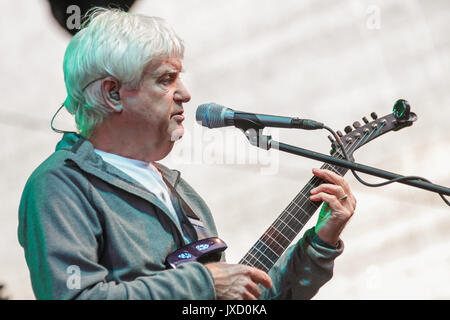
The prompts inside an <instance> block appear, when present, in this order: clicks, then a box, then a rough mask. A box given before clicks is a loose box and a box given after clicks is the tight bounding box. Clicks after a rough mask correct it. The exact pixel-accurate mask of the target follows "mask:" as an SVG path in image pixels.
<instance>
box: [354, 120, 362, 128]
mask: <svg viewBox="0 0 450 320" xmlns="http://www.w3.org/2000/svg"><path fill="white" fill-rule="evenodd" d="M359 127H361V123H359V121H355V122H353V128H355V129H358V128H359Z"/></svg>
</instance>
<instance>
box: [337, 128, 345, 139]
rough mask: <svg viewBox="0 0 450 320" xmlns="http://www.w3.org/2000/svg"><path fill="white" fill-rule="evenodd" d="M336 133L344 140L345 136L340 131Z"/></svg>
mask: <svg viewBox="0 0 450 320" xmlns="http://www.w3.org/2000/svg"><path fill="white" fill-rule="evenodd" d="M336 133H337V135H338V136H339V137H340V138H342V137H343V136H344V135H343V134H342V132H341V131H340V130H338V131H337V132H336Z"/></svg>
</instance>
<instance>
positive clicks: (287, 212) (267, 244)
mask: <svg viewBox="0 0 450 320" xmlns="http://www.w3.org/2000/svg"><path fill="white" fill-rule="evenodd" d="M380 129H381V127H380ZM380 129H378V130H377V131H379V130H380ZM374 132H375V130H373V131H372V132H371V133H370V134H369V135H367V133H365V136H366V137H363V138H361V139H355V142H354V143H353V144H352V145H349V148H348V150H346V151H350V150H351V149H352V148H353V151H354V150H355V149H356V147H357V145H359V144H360V143H362V142H363V139H364V138H367V139H368V138H369V137H370V136H371V135H372V134H373V133H374ZM353 151H352V152H353ZM337 156H338V158H339V156H341V155H340V153H339V152H338V153H337ZM322 168H325V169H329V170H333V171H334V172H336V171H337V173H339V174H343V173H340V172H339V171H338V170H337V169H336V170H334V169H335V168H334V167H333V166H330V165H328V164H324V165H323V166H322ZM346 171H347V169H345V170H344V172H346ZM321 180H322V179H320V178H317V177H316V176H314V177H313V178H312V179H311V180H310V181H309V182H308V183H307V184H306V186H305V187H304V188H303V189H304V190H302V191H301V192H300V193H299V194H298V195H297V196H296V197H295V198H294V200H293V201H291V203H290V204H289V205H288V207H287V208H286V209H285V210H283V212H282V214H281V215H280V217H279V218H278V219H276V220H275V222H274V223H273V224H272V225H271V226H270V227H269V229H268V230H267V231H266V232H265V233H264V234H263V236H262V237H261V238H260V239H258V241H257V242H256V243H255V245H253V246H252V249H253V248H254V249H255V250H257V251H259V252H262V250H265V252H266V253H265V254H264V256H265V257H266V259H267V260H269V262H270V263H271V264H272V265H273V264H274V263H275V261H276V260H277V259H278V258H279V257H280V256H281V255H282V254H283V252H284V251H285V250H286V248H287V247H288V246H289V244H290V243H291V242H292V240H293V239H294V238H295V236H296V235H297V234H298V232H294V230H293V229H292V228H291V227H290V226H289V225H292V224H293V220H295V221H296V223H295V225H296V226H295V228H298V227H300V228H299V230H300V229H301V227H303V226H304V225H305V224H306V222H307V221H309V219H310V218H311V217H312V215H313V214H314V212H315V211H316V210H317V208H318V207H319V206H320V204H321V203H318V204H317V203H315V202H312V201H307V202H306V203H305V204H306V205H308V208H307V209H308V210H311V209H313V208H314V210H313V211H312V214H309V213H308V212H307V211H305V210H304V208H303V207H304V205H303V206H301V205H300V206H299V205H298V203H297V202H299V197H302V198H304V199H305V200H309V198H306V197H305V196H304V194H303V193H304V191H305V189H308V188H311V189H312V188H313V187H315V186H316V185H318V183H320V182H321ZM322 181H323V180H322ZM311 189H310V190H311ZM310 190H309V191H310ZM309 191H308V192H309ZM292 205H295V206H296V207H298V208H299V209H301V210H302V211H303V212H304V213H305V214H306V216H305V215H302V216H301V217H302V218H306V221H303V219H300V220H299V219H297V218H296V217H295V215H293V214H292V213H291V212H290V211H291V210H292ZM286 216H287V217H288V218H289V221H288V222H286V220H287V219H286ZM281 223H283V224H284V225H285V227H282V228H281V230H280V224H281ZM277 224H278V226H277ZM287 228H288V229H290V230H291V231H290V233H291V236H290V237H291V238H292V239H288V238H286V237H285V236H284V234H286V233H287V231H286V230H287ZM273 231H276V234H280V235H283V237H284V238H285V239H286V240H287V241H288V243H287V244H280V241H279V240H278V241H277V239H276V235H275V236H274V235H273V234H271V233H273ZM266 236H268V237H269V238H270V240H269V241H267V240H265V239H264V238H267V237H266ZM264 240H265V241H264ZM274 243H276V244H277V245H278V247H280V248H281V249H282V250H281V252H276V251H275V249H274V248H273V244H274ZM259 244H260V245H261V246H262V247H263V248H258V245H259ZM252 249H251V250H250V251H249V252H248V253H247V254H246V255H245V256H244V258H243V259H241V262H249V263H253V264H255V262H260V263H261V264H263V265H264V268H266V269H267V266H266V264H265V263H264V262H262V261H260V260H259V258H258V257H256V256H255V255H254V254H253V253H251V251H252ZM267 250H270V251H271V252H272V253H270V257H269V256H268V255H267V254H269V253H268V252H267ZM250 254H251V255H252V256H253V258H252V259H249V255H250ZM252 260H254V261H253V262H252ZM273 260H275V261H273ZM269 269H270V268H269Z"/></svg>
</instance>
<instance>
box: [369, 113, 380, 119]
mask: <svg viewBox="0 0 450 320" xmlns="http://www.w3.org/2000/svg"><path fill="white" fill-rule="evenodd" d="M370 116H371V117H372V119H373V120H376V119H377V118H378V115H377V114H376V113H375V112H372V113H371V114H370Z"/></svg>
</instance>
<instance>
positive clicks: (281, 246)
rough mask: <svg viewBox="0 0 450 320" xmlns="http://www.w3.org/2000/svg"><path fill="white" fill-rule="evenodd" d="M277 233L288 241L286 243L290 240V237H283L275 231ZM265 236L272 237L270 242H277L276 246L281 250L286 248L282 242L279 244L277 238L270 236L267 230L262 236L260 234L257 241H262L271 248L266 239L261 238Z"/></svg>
mask: <svg viewBox="0 0 450 320" xmlns="http://www.w3.org/2000/svg"><path fill="white" fill-rule="evenodd" d="M272 230H273V229H272ZM277 233H278V234H279V235H281V236H282V237H283V238H284V239H286V240H287V242H288V244H289V243H290V242H291V241H290V239H288V238H286V237H285V236H284V235H283V234H281V233H280V232H277ZM265 237H269V238H270V239H272V240H271V242H272V244H273V243H275V244H277V245H278V247H280V248H281V250H282V251H281V252H283V251H284V249H286V247H285V246H283V245H282V244H280V242H279V241H277V239H275V238H274V237H272V236H271V235H270V234H269V232H267V231H266V232H265V233H264V234H263V236H262V237H261V238H259V240H258V241H261V242H263V243H264V244H265V245H266V246H268V247H269V248H271V245H269V244H268V243H267V242H266V241H264V240H263V238H265ZM272 251H273V250H272ZM273 252H274V253H276V252H275V251H273Z"/></svg>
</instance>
